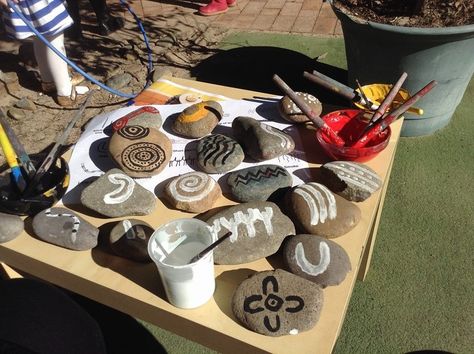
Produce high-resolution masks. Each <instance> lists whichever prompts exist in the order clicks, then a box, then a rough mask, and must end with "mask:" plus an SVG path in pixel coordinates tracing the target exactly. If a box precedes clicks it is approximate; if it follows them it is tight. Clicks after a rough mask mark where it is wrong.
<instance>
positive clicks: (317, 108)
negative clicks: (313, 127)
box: [278, 92, 323, 123]
mask: <svg viewBox="0 0 474 354" xmlns="http://www.w3.org/2000/svg"><path fill="white" fill-rule="evenodd" d="M296 95H297V96H299V97H301V99H302V100H303V101H304V102H305V103H306V104H307V105H308V106H309V107H310V108H311V110H312V111H313V112H314V113H315V114H316V115H318V116H319V115H320V114H321V112H322V110H323V105H322V104H321V102H320V101H319V100H318V99H317V98H316V97H314V96H313V95H310V94H309V93H305V92H296ZM278 111H279V112H280V115H281V117H282V118H283V119H285V120H287V121H289V122H292V123H304V122H307V121H309V119H308V117H306V115H305V114H304V113H303V112H301V110H300V109H299V108H298V106H297V105H296V104H295V103H294V102H293V101H292V99H291V98H290V97H288V96H283V97H282V98H281V99H280V102H279V104H278Z"/></svg>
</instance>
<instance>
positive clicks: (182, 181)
mask: <svg viewBox="0 0 474 354" xmlns="http://www.w3.org/2000/svg"><path fill="white" fill-rule="evenodd" d="M221 195H222V191H221V187H220V186H219V184H217V183H216V181H214V179H212V177H210V176H209V175H207V174H206V173H203V172H197V171H193V172H188V173H185V174H183V175H181V176H178V177H175V178H173V179H172V180H171V181H170V182H169V183H168V184H167V185H166V187H165V197H166V199H167V200H168V201H169V202H170V204H172V205H173V207H175V208H177V209H180V210H184V211H189V212H193V213H202V212H205V211H208V210H209V209H211V208H212V205H213V204H214V202H215V201H216V200H217V199H218V198H219V197H220V196H221Z"/></svg>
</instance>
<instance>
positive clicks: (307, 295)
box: [232, 269, 323, 337]
mask: <svg viewBox="0 0 474 354" xmlns="http://www.w3.org/2000/svg"><path fill="white" fill-rule="evenodd" d="M322 307H323V291H322V290H321V288H320V287H319V286H318V285H316V284H314V283H312V282H310V281H308V280H306V279H303V278H301V277H298V276H296V275H294V274H291V273H289V272H286V271H284V270H281V269H277V270H274V271H265V272H259V273H256V274H255V275H253V276H252V277H250V278H249V279H246V280H244V281H243V282H242V283H241V284H240V285H239V287H238V288H237V290H236V291H235V292H234V295H233V297H232V312H233V313H234V315H235V317H237V319H238V320H239V321H240V322H241V323H242V324H243V325H244V326H245V327H246V328H248V329H250V330H252V331H254V332H257V333H260V334H264V335H266V336H273V337H278V336H283V335H288V334H292V335H295V334H298V333H300V332H305V331H308V330H310V329H311V328H313V327H314V326H315V325H316V323H317V322H318V320H319V316H320V314H321V309H322Z"/></svg>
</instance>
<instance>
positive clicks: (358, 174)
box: [331, 162, 380, 193]
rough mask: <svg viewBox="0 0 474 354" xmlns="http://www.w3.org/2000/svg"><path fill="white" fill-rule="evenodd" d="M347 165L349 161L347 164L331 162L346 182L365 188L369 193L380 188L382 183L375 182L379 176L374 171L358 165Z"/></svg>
mask: <svg viewBox="0 0 474 354" xmlns="http://www.w3.org/2000/svg"><path fill="white" fill-rule="evenodd" d="M346 165H349V163H348V162H346V163H345V164H337V163H333V164H331V166H333V167H334V168H336V169H337V170H338V171H339V172H337V175H338V176H340V177H341V179H342V180H343V181H344V182H346V183H347V184H353V185H354V186H357V187H359V188H361V189H364V190H366V191H368V192H369V193H373V192H375V191H376V190H377V189H379V188H380V185H379V184H378V183H376V182H374V179H376V180H378V177H377V175H375V174H374V173H373V172H371V171H369V170H366V169H362V168H361V167H359V166H357V165H355V166H349V167H346ZM364 172H365V175H364Z"/></svg>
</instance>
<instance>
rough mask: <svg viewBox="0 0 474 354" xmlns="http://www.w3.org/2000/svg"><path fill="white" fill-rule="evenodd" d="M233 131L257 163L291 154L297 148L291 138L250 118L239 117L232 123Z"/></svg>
mask: <svg viewBox="0 0 474 354" xmlns="http://www.w3.org/2000/svg"><path fill="white" fill-rule="evenodd" d="M232 129H233V131H234V136H235V138H236V139H237V141H238V142H239V143H240V144H241V145H242V147H243V149H244V151H245V153H246V154H248V155H249V156H250V157H252V158H253V159H255V160H257V161H264V160H270V159H273V158H275V157H278V156H282V155H285V154H289V153H290V152H292V151H293V150H294V148H295V142H294V141H293V138H292V137H291V136H289V135H288V134H285V133H284V132H282V131H281V130H280V129H277V128H274V127H272V126H270V125H268V124H265V123H263V122H260V121H258V120H256V119H253V118H250V117H237V118H236V119H234V121H233V122H232Z"/></svg>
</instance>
